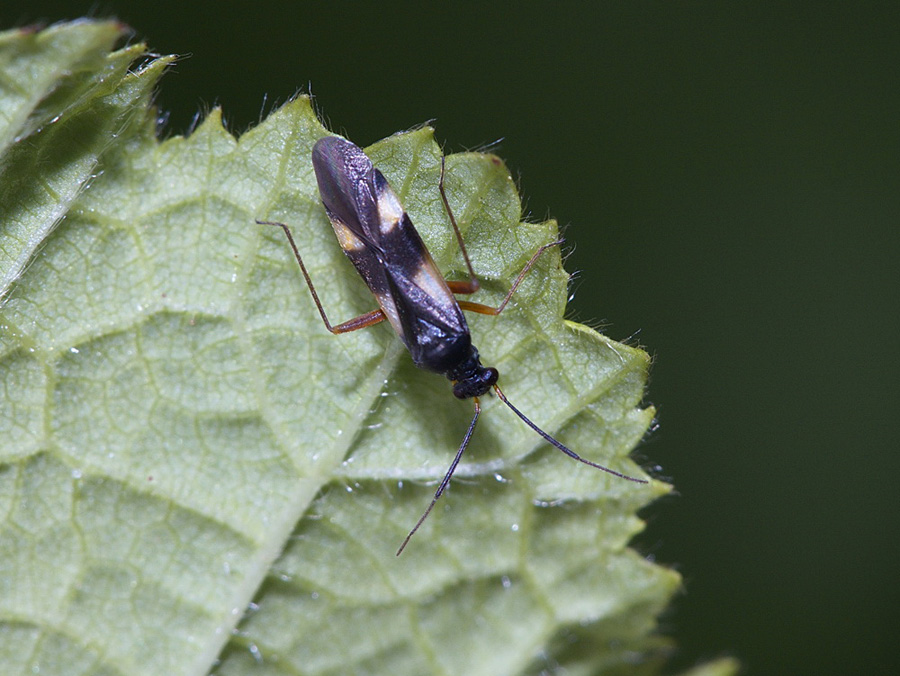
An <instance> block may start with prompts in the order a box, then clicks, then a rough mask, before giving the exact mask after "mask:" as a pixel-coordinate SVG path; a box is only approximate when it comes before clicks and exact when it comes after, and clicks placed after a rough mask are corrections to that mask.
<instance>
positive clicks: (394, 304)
mask: <svg viewBox="0 0 900 676" xmlns="http://www.w3.org/2000/svg"><path fill="white" fill-rule="evenodd" d="M312 164H313V168H314V169H315V173H316V180H317V182H318V185H319V194H320V196H321V198H322V204H323V205H324V207H325V211H326V213H327V215H328V219H329V220H330V221H331V225H332V227H333V228H334V232H335V234H336V235H337V239H338V242H339V243H340V245H341V248H342V249H343V250H344V253H345V254H346V255H347V257H348V258H349V259H350V261H351V262H352V263H353V265H354V267H355V268H356V270H357V271H358V272H359V274H360V276H361V277H362V278H363V280H365V282H366V285H367V286H368V287H369V290H371V291H372V294H373V295H374V296H375V299H376V300H377V301H378V305H379V309H378V310H373V311H371V312H368V313H366V314H364V315H361V316H359V317H356V318H355V319H351V320H349V321H346V322H343V323H342V324H338V325H337V326H332V324H331V322H329V321H328V317H327V316H326V314H325V309H324V308H323V307H322V303H321V302H320V301H319V297H318V294H317V293H316V289H315V286H314V285H313V283H312V280H311V279H310V276H309V273H308V272H307V270H306V266H305V265H304V263H303V259H302V258H301V256H300V252H299V250H298V249H297V245H296V244H295V242H294V238H293V236H292V235H291V231H290V229H289V228H288V226H286V225H285V224H283V223H276V222H271V221H257V222H258V223H261V224H268V225H277V226H279V227H280V228H282V229H283V230H284V233H285V235H286V236H287V238H288V242H289V243H290V245H291V248H292V249H293V251H294V255H295V256H296V259H297V263H298V264H299V265H300V269H301V271H302V272H303V277H304V279H305V280H306V283H307V285H308V286H309V290H310V292H311V293H312V297H313V300H314V301H315V303H316V307H317V309H318V311H319V314H320V315H321V317H322V321H323V322H324V323H325V326H326V328H327V329H328V330H329V331H331V332H332V333H346V332H348V331H355V330H356V329H361V328H365V327H367V326H371V325H372V324H376V323H378V322H380V321H382V320H385V319H386V320H387V321H388V322H389V323H390V324H391V326H392V327H393V328H394V331H396V332H397V335H398V336H400V339H401V340H402V341H403V343H404V345H406V347H407V349H408V350H409V353H410V355H411V356H412V360H413V362H414V363H415V364H416V366H418V367H420V368H423V369H426V370H428V371H433V372H435V373H440V374H442V375H444V376H446V377H447V378H448V379H450V380H451V381H452V382H453V394H454V395H455V396H456V397H458V398H460V399H473V400H474V402H475V415H474V416H473V418H472V421H471V422H470V423H469V428H468V431H467V432H466V435H465V437H464V438H463V441H462V443H461V444H460V446H459V449H458V450H457V452H456V456H455V457H454V459H453V462H452V463H451V465H450V468H449V469H448V471H447V473H446V474H445V475H444V478H443V480H442V481H441V484H440V486H438V489H437V491H436V492H435V494H434V499H433V500H432V501H431V504H430V505H429V506H428V509H426V510H425V513H424V514H423V515H422V517H421V518H420V519H419V521H418V522H417V523H416V525H415V526H414V527H413V529H412V530H411V531H410V533H409V535H407V536H406V539H405V540H404V541H403V544H402V545H401V546H400V549H399V550H398V551H397V554H398V555H399V554H400V553H401V552H402V551H403V549H404V548H405V547H406V545H407V543H408V542H409V540H410V538H411V537H412V536H413V534H414V533H415V532H416V531H417V530H418V528H419V526H421V525H422V522H423V521H425V518H426V517H427V516H428V515H429V514H430V513H431V510H432V508H433V507H434V505H435V503H436V502H437V500H438V498H440V497H441V495H442V494H443V492H444V490H445V489H446V488H447V486H448V485H449V484H450V479H451V477H452V476H453V472H454V471H455V470H456V467H457V465H458V464H459V461H460V459H461V458H462V454H463V451H465V449H466V447H467V446H468V444H469V440H470V439H471V437H472V433H473V432H474V430H475V423H476V422H477V421H478V416H479V414H480V412H481V404H480V402H479V397H480V396H482V395H484V394H487V393H488V392H490V391H491V390H493V391H494V392H495V393H496V394H497V396H498V397H499V398H500V400H501V401H503V403H504V404H506V405H507V406H508V407H509V408H510V409H511V410H512V411H513V412H514V413H515V414H516V415H517V416H518V417H519V418H521V419H522V420H523V421H524V422H525V423H526V424H527V425H528V426H529V427H531V429H533V430H534V431H535V432H537V433H538V434H539V435H540V436H541V437H543V438H544V439H545V440H547V441H548V442H549V443H550V444H552V445H553V446H555V447H556V448H557V449H559V450H560V451H562V452H563V453H565V454H566V455H568V456H569V457H571V458H574V459H575V460H578V461H579V462H582V463H584V464H586V465H590V466H591V467H594V468H596V469H600V470H603V471H604V472H608V473H609V474H613V475H615V476H617V477H620V478H622V479H627V480H629V481H634V482H637V483H647V481H646V480H644V479H637V478H635V477H630V476H627V475H625V474H622V473H620V472H616V471H614V470H611V469H609V468H607V467H604V466H602V465H598V464H596V463H594V462H591V461H590V460H586V459H584V458H582V457H581V456H580V455H578V454H577V453H575V452H574V451H572V450H571V449H569V448H568V447H566V446H564V445H563V444H561V443H560V442H559V441H557V440H556V439H554V438H553V437H551V436H550V435H549V434H547V433H546V432H544V431H543V430H542V429H541V428H539V427H538V426H537V425H535V424H534V423H533V422H531V420H529V419H528V418H527V417H526V416H525V415H524V414H523V413H522V412H521V411H519V410H518V409H517V408H516V407H515V406H513V405H512V403H510V401H509V400H508V399H507V398H506V396H505V395H504V394H503V392H502V391H501V390H500V388H499V387H498V386H497V379H498V378H499V373H498V372H497V369H495V368H492V367H485V366H483V365H482V364H481V360H480V358H479V355H478V350H477V349H476V348H475V346H474V345H472V337H471V334H470V333H469V327H468V325H467V324H466V319H465V316H464V315H463V313H462V311H463V309H466V310H471V311H474V312H481V313H483V314H491V315H497V314H500V312H501V311H502V310H503V309H504V308H505V307H506V304H507V303H508V302H509V299H510V298H511V297H512V295H513V293H514V292H515V290H516V288H517V287H518V285H519V283H520V282H521V281H522V279H523V278H524V277H525V275H526V274H527V273H528V271H529V270H530V269H531V267H532V265H534V263H535V261H536V260H537V259H538V257H540V255H541V254H542V253H543V252H544V251H545V250H546V249H548V248H550V247H552V246H556V245H557V244H559V243H560V242H552V243H550V244H545V245H544V246H542V247H541V248H539V249H538V250H537V251H536V252H535V254H534V255H533V256H532V257H531V260H530V261H529V262H528V264H527V265H525V267H524V268H523V269H522V272H521V273H519V276H518V277H517V278H516V280H515V282H514V283H513V285H512V287H511V288H510V290H509V292H508V293H507V294H506V297H505V298H504V299H503V302H502V303H500V305H499V306H497V307H490V306H486V305H481V304H479V303H472V302H469V301H460V300H457V298H456V296H455V295H454V293H464V294H466V293H474V292H475V291H477V290H478V288H479V287H478V281H477V279H476V278H475V273H474V271H473V270H472V265H471V263H470V262H469V257H468V254H467V253H466V250H465V245H464V244H463V241H462V236H461V234H460V232H459V228H458V227H457V225H456V220H455V218H454V217H453V213H452V211H451V210H450V205H449V203H448V201H447V196H446V194H445V192H444V187H443V165H442V167H441V183H440V193H441V198H442V200H443V202H444V207H445V208H446V210H447V214H448V215H449V216H450V222H451V224H452V225H453V228H454V231H455V233H456V238H457V240H458V242H459V244H460V248H461V250H462V253H463V258H464V259H465V261H466V265H467V267H468V269H469V280H468V281H465V282H447V281H446V280H445V279H444V277H443V275H442V274H441V273H440V271H439V270H438V268H437V266H436V265H435V264H434V260H432V258H431V254H430V253H429V252H428V249H427V248H426V247H425V243H424V242H423V241H422V238H421V237H420V236H419V233H418V232H417V231H416V229H415V227H413V224H412V221H410V218H409V216H408V215H407V214H406V212H405V211H404V209H403V207H402V205H401V204H400V201H399V200H398V199H397V196H396V194H395V193H394V191H393V190H392V189H391V186H390V185H389V184H388V182H387V179H385V177H384V176H383V175H382V173H381V172H380V171H378V169H376V168H375V167H374V166H373V165H372V162H371V160H369V158H368V157H367V156H366V155H365V153H363V151H362V150H361V149H360V148H359V147H357V146H356V145H354V144H353V143H350V142H349V141H346V140H344V139H342V138H339V137H336V136H329V137H326V138H323V139H320V140H319V141H318V142H316V144H315V146H314V147H313V151H312Z"/></svg>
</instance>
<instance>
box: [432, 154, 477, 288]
mask: <svg viewBox="0 0 900 676" xmlns="http://www.w3.org/2000/svg"><path fill="white" fill-rule="evenodd" d="M445 163H446V158H444V157H441V180H440V182H438V190H439V191H440V193H441V200H443V202H444V209H445V210H446V211H447V216H449V217H450V224H451V225H452V226H453V232H455V233H456V241H457V242H458V243H459V250H460V251H461V252H462V255H463V260H465V261H466V267H467V268H468V269H469V281H468V282H449V284H450V289H451V290H452V291H453V293H475V292H476V291H478V289H479V288H480V286H479V284H478V278H477V277H476V276H475V270H474V269H473V268H472V261H470V260H469V252H468V251H466V245H465V242H463V237H462V233H461V232H460V231H459V226H458V225H457V224H456V217H455V216H454V215H453V210H452V209H451V208H450V202H449V200H447V191H446V190H444V165H445ZM454 285H455V286H456V288H454Z"/></svg>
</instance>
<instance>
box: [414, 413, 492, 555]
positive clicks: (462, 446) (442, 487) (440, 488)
mask: <svg viewBox="0 0 900 676" xmlns="http://www.w3.org/2000/svg"><path fill="white" fill-rule="evenodd" d="M472 400H473V401H474V402H475V415H474V416H472V422H470V423H469V430H468V431H467V432H466V436H465V437H464V438H463V440H462V443H461V444H460V445H459V450H458V451H456V457H455V458H453V463H452V464H451V465H450V469H448V470H447V474H445V475H444V479H443V481H441V485H440V486H438V489H437V490H436V491H435V492H434V498H432V500H431V504H430V505H428V509H426V510H425V513H424V514H423V515H422V516H421V517H419V520H418V521H416V525H415V526H413V529H412V530H411V531H409V535H407V536H406V539H405V540H404V541H403V544H402V545H400V549H398V550H397V554H396V555H397V556H400V555H401V554H402V553H403V550H404V549H406V545H407V544H409V541H410V539H411V538H412V536H413V535H415V534H416V531H417V530H419V526H421V525H422V523H423V522H424V521H425V519H427V518H428V515H429V514H431V510H432V509H434V505H435V503H436V502H437V501H438V498H440V497H441V496H442V495H443V494H444V491H445V490H446V489H447V486H449V485H450V479H451V477H452V476H453V473H454V472H455V471H456V466H457V465H458V464H459V461H460V458H462V454H463V451H465V450H466V446H468V445H469V439H471V438H472V433H473V432H474V431H475V423H477V422H478V416H479V415H480V414H481V402H479V401H478V397H473V398H472Z"/></svg>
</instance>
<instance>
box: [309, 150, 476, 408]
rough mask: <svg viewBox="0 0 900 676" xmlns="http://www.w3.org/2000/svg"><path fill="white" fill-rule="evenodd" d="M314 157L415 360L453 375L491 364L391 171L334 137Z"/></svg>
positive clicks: (334, 208) (339, 221) (340, 227)
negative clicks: (396, 188)
mask: <svg viewBox="0 0 900 676" xmlns="http://www.w3.org/2000/svg"><path fill="white" fill-rule="evenodd" d="M312 158H313V167H314V168H315V171H316V180H317V181H318V184H319V194H320V195H321V196H322V204H323V205H324V206H325V211H326V213H327V214H328V218H329V220H330V221H331V225H332V227H333V228H334V232H335V234H336V235H337V238H338V241H339V242H340V243H341V247H342V248H343V250H344V253H345V254H347V257H348V258H349V259H350V261H351V262H352V263H353V265H354V266H355V267H356V270H357V271H358V272H359V274H360V276H361V277H362V278H363V279H364V280H365V282H366V284H367V285H368V287H369V289H370V290H371V291H372V293H373V294H374V296H375V299H376V300H377V301H378V305H379V306H381V310H382V312H383V313H384V317H385V319H387V320H388V322H390V324H391V326H392V327H394V330H395V331H396V332H397V335H398V336H400V340H402V341H403V343H404V344H405V345H406V347H407V349H409V353H410V355H411V356H412V360H413V362H414V363H415V365H416V366H418V367H420V368H423V369H426V370H428V371H434V372H435V373H440V374H442V375H444V376H447V377H448V378H450V379H451V380H454V381H462V380H464V379H465V378H466V376H469V375H472V374H477V373H478V369H479V368H481V369H484V367H482V366H481V363H480V362H479V360H478V351H477V350H476V349H475V348H474V347H473V346H472V339H471V335H470V333H469V327H468V325H467V324H466V318H465V316H464V315H463V313H462V309H460V307H459V303H458V302H457V300H456V297H455V296H454V295H453V292H452V291H451V290H450V287H449V286H448V285H447V282H446V281H445V280H444V277H443V275H441V273H440V271H439V270H438V268H437V266H436V265H435V264H434V261H433V260H432V258H431V254H430V253H429V252H428V249H427V248H426V246H425V243H424V242H423V241H422V238H421V237H420V236H419V233H418V231H417V230H416V229H415V227H413V224H412V221H410V219H409V216H408V215H407V213H406V212H405V211H404V210H403V207H402V206H401V205H400V201H399V200H398V199H397V196H396V195H395V194H394V191H393V190H392V189H391V186H390V184H389V183H388V182H387V179H386V178H385V177H384V175H383V174H382V173H381V172H380V171H378V169H376V168H375V167H373V166H372V162H371V161H370V160H369V158H368V157H366V155H365V154H364V153H363V152H362V150H360V149H359V148H358V147H357V146H355V145H353V144H352V143H349V142H347V141H344V140H343V139H340V138H337V137H334V136H330V137H326V138H324V139H322V140H320V141H319V142H318V143H316V145H315V147H314V148H313V155H312ZM491 385H493V383H490V384H489V385H487V386H486V387H484V388H483V389H481V391H479V392H473V393H472V394H469V395H468V396H470V397H471V396H477V395H479V394H484V393H485V392H487V391H488V390H489V389H490V387H491ZM464 398H467V397H464Z"/></svg>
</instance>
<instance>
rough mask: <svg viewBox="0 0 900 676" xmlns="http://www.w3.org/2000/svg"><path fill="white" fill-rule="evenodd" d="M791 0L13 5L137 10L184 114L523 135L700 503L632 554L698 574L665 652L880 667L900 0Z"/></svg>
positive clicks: (540, 188) (512, 158) (891, 557)
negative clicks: (639, 364)
mask: <svg viewBox="0 0 900 676" xmlns="http://www.w3.org/2000/svg"><path fill="white" fill-rule="evenodd" d="M314 4H315V6H313V5H314ZM783 4H784V5H786V6H782V7H771V6H768V5H763V4H760V3H736V2H725V1H722V2H711V1H696V2H674V1H671V0H669V1H666V2H619V3H610V2H595V3H587V2H584V3H580V4H578V5H576V4H574V3H573V4H567V3H553V4H550V3H547V4H546V5H543V4H541V5H538V4H537V3H532V2H528V3H509V4H506V3H502V4H499V3H472V4H471V6H470V7H469V8H468V9H463V8H461V6H460V5H458V4H453V5H450V4H441V5H436V4H435V3H421V4H418V5H414V4H402V5H401V4H399V3H377V4H376V3H371V4H367V5H366V6H365V7H364V8H362V7H359V6H357V5H356V4H354V3H343V2H336V1H335V2H329V3H308V2H293V3H255V5H256V6H253V5H251V4H243V3H234V4H233V5H229V4H228V3H223V2H218V3H202V2H189V1H188V0H183V1H182V2H177V3H176V2H171V1H169V0H166V1H164V2H161V1H155V2H143V3H135V2H126V1H125V0H121V1H119V2H116V1H109V2H105V3H100V4H99V5H98V4H97V3H95V2H87V1H86V2H81V3H79V2H71V1H70V2H65V3H56V6H53V4H51V3H49V2H34V3H29V7H28V8H27V9H18V10H17V11H18V12H19V13H18V14H16V15H11V14H10V13H9V12H8V11H7V12H5V13H3V14H2V15H0V20H2V21H3V22H4V24H5V27H11V26H12V25H21V24H24V23H30V22H33V21H36V20H40V19H43V20H48V21H55V20H59V19H63V18H75V17H76V16H78V15H79V13H81V12H92V13H93V15H94V16H101V17H105V16H110V15H116V16H118V17H119V18H121V19H122V20H124V21H126V22H127V23H129V24H130V25H132V26H133V27H134V29H135V32H136V36H137V38H141V39H145V40H147V41H148V42H149V43H150V45H151V47H152V48H153V49H155V50H158V51H159V52H160V53H172V52H175V53H179V54H184V55H188V54H189V55H190V57H189V58H188V57H186V58H184V59H183V60H182V61H181V62H180V63H179V64H178V65H177V67H176V68H175V70H174V71H173V72H171V73H169V74H168V75H167V76H166V77H165V79H164V81H163V84H162V88H161V90H160V94H159V98H158V102H159V104H160V107H161V108H162V109H163V110H164V111H167V112H169V113H170V117H169V122H168V124H167V125H166V127H165V133H166V134H175V133H182V132H184V131H186V130H187V129H188V128H189V127H190V125H191V121H192V119H193V118H194V116H195V115H196V113H197V111H198V110H200V111H205V110H207V109H208V108H209V107H210V106H211V105H213V104H219V105H221V106H222V107H223V108H224V110H225V116H226V118H227V120H228V122H229V124H230V125H231V126H232V127H233V129H234V130H235V131H240V130H243V129H245V128H246V127H247V126H249V125H251V124H254V123H256V122H257V121H258V120H259V118H260V116H261V115H262V114H263V112H261V111H268V110H270V109H271V108H272V105H273V104H274V103H277V102H283V101H284V100H285V99H287V98H288V97H290V96H291V95H292V94H293V93H295V91H298V90H306V89H307V88H308V87H309V86H310V85H311V88H312V92H313V93H314V94H315V95H316V96H317V103H318V105H319V107H320V108H321V110H322V112H323V113H324V115H325V116H326V119H327V120H328V121H329V122H330V124H331V125H332V126H333V128H334V129H335V130H336V131H340V132H342V133H345V134H346V135H348V136H349V137H350V138H352V139H353V140H354V141H356V142H357V143H359V144H361V145H365V144H368V143H371V142H372V141H375V140H377V139H378V138H380V137H382V136H386V135H389V134H391V133H393V132H395V131H397V130H400V129H404V128H407V127H410V126H413V125H417V124H419V123H421V122H423V121H425V120H429V119H432V118H434V119H435V120H436V125H437V129H438V136H439V138H440V139H441V140H442V141H444V142H445V143H446V145H447V149H448V150H459V149H463V148H467V147H475V146H479V145H482V144H485V143H490V142H492V141H494V140H496V139H498V138H500V137H504V138H505V140H504V141H503V143H502V145H500V146H499V149H498V152H499V153H500V154H501V155H502V156H503V157H505V158H506V159H507V160H508V163H509V166H510V168H511V169H512V171H513V172H514V173H515V174H517V175H520V176H521V186H522V192H523V194H524V195H525V196H526V197H527V205H528V208H529V211H530V213H531V215H532V216H533V217H534V218H543V217H544V216H547V215H552V216H554V217H556V218H557V219H559V221H560V222H561V223H562V224H564V225H568V226H569V227H568V229H567V231H566V234H567V237H568V240H569V243H570V244H572V245H574V246H575V250H574V253H573V254H572V256H571V258H570V259H569V269H571V270H578V271H580V273H579V275H578V278H577V283H576V284H575V287H574V288H575V289H576V291H577V295H576V297H575V301H574V303H573V308H574V310H573V311H574V312H575V313H576V315H577V317H578V318H580V319H583V320H594V319H601V320H603V322H604V323H605V325H606V329H605V330H606V332H607V333H608V334H609V335H611V336H613V337H615V338H620V339H624V338H628V337H631V336H635V335H636V337H637V340H638V341H639V342H640V343H641V344H643V345H645V346H646V347H647V349H648V350H649V351H650V352H651V353H652V354H653V355H654V356H655V360H656V363H655V365H654V368H653V375H652V381H651V384H650V389H649V395H648V399H649V401H651V402H653V403H655V404H656V405H657V406H658V407H659V420H660V428H659V429H658V430H657V431H656V432H654V433H653V434H652V435H651V437H650V439H649V440H648V441H647V442H646V443H645V444H644V445H643V447H642V448H641V449H640V451H639V455H640V456H642V457H643V458H644V460H645V461H646V464H647V465H648V466H650V467H652V466H655V465H657V464H658V465H659V466H660V468H661V469H660V470H659V472H658V475H659V476H661V477H664V478H665V477H669V478H671V480H672V481H674V483H675V486H676V488H677V490H678V493H679V495H678V496H677V497H674V498H670V499H667V500H665V501H662V502H660V503H658V504H656V505H654V506H653V507H651V508H650V509H649V510H647V513H646V516H647V518H648V519H649V522H650V524H649V529H648V531H647V532H646V533H645V534H644V535H642V536H641V537H640V539H639V541H638V545H639V547H640V548H641V549H642V551H644V552H646V553H647V554H648V555H649V556H652V557H654V558H655V559H656V560H658V561H660V562H663V563H667V564H671V565H674V566H676V567H677V568H678V569H679V570H681V571H682V573H683V574H684V576H685V580H686V592H685V593H684V595H682V596H681V597H679V598H678V599H677V600H676V602H675V604H674V607H673V608H672V610H671V611H670V612H669V613H668V614H667V615H666V616H665V617H664V618H663V628H664V629H665V631H666V632H668V633H670V634H672V635H674V636H675V637H676V638H677V640H678V642H679V644H680V646H681V651H680V652H679V653H678V654H677V656H676V658H675V660H674V663H673V668H676V667H685V666H689V665H691V664H693V663H695V662H696V661H698V660H702V659H705V658H710V657H715V656H718V655H721V654H733V655H735V656H737V657H738V658H740V659H741V660H742V661H743V663H744V664H745V665H746V667H747V673H750V674H846V673H850V672H855V673H868V674H876V673H879V674H882V673H883V674H886V673H889V672H892V671H894V670H896V669H898V667H900V657H898V654H897V650H896V648H895V644H896V638H895V636H896V634H897V633H898V629H900V622H898V620H897V610H898V605H900V584H898V572H900V564H898V554H900V546H898V541H897V538H898V536H900V490H898V488H897V487H896V486H895V481H896V478H897V476H898V474H900V453H898V452H897V450H898V439H900V434H898V432H897V430H896V429H895V422H894V421H895V420H896V418H895V417H894V416H896V407H897V403H898V397H897V391H898V386H897V383H898V380H900V372H898V371H900V369H898V359H897V348H898V339H897V333H898V332H897V329H898V321H897V316H898V302H897V294H898V286H900V285H898V278H900V274H898V266H897V262H896V259H897V255H898V252H900V251H898V250H900V247H898V235H897V229H898V228H897V226H898V217H900V5H898V4H897V3H891V2H885V3H865V2H863V3H860V2H856V3H848V4H847V6H845V7H840V8H839V7H838V5H839V3H796V2H795V3H783ZM840 4H841V5H843V3H840ZM481 5H490V7H488V8H484V7H481ZM247 7H252V8H251V9H247ZM265 97H268V102H267V103H265V104H264V103H263V102H264V100H265ZM638 332H639V333H638ZM897 673H900V672H897Z"/></svg>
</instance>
